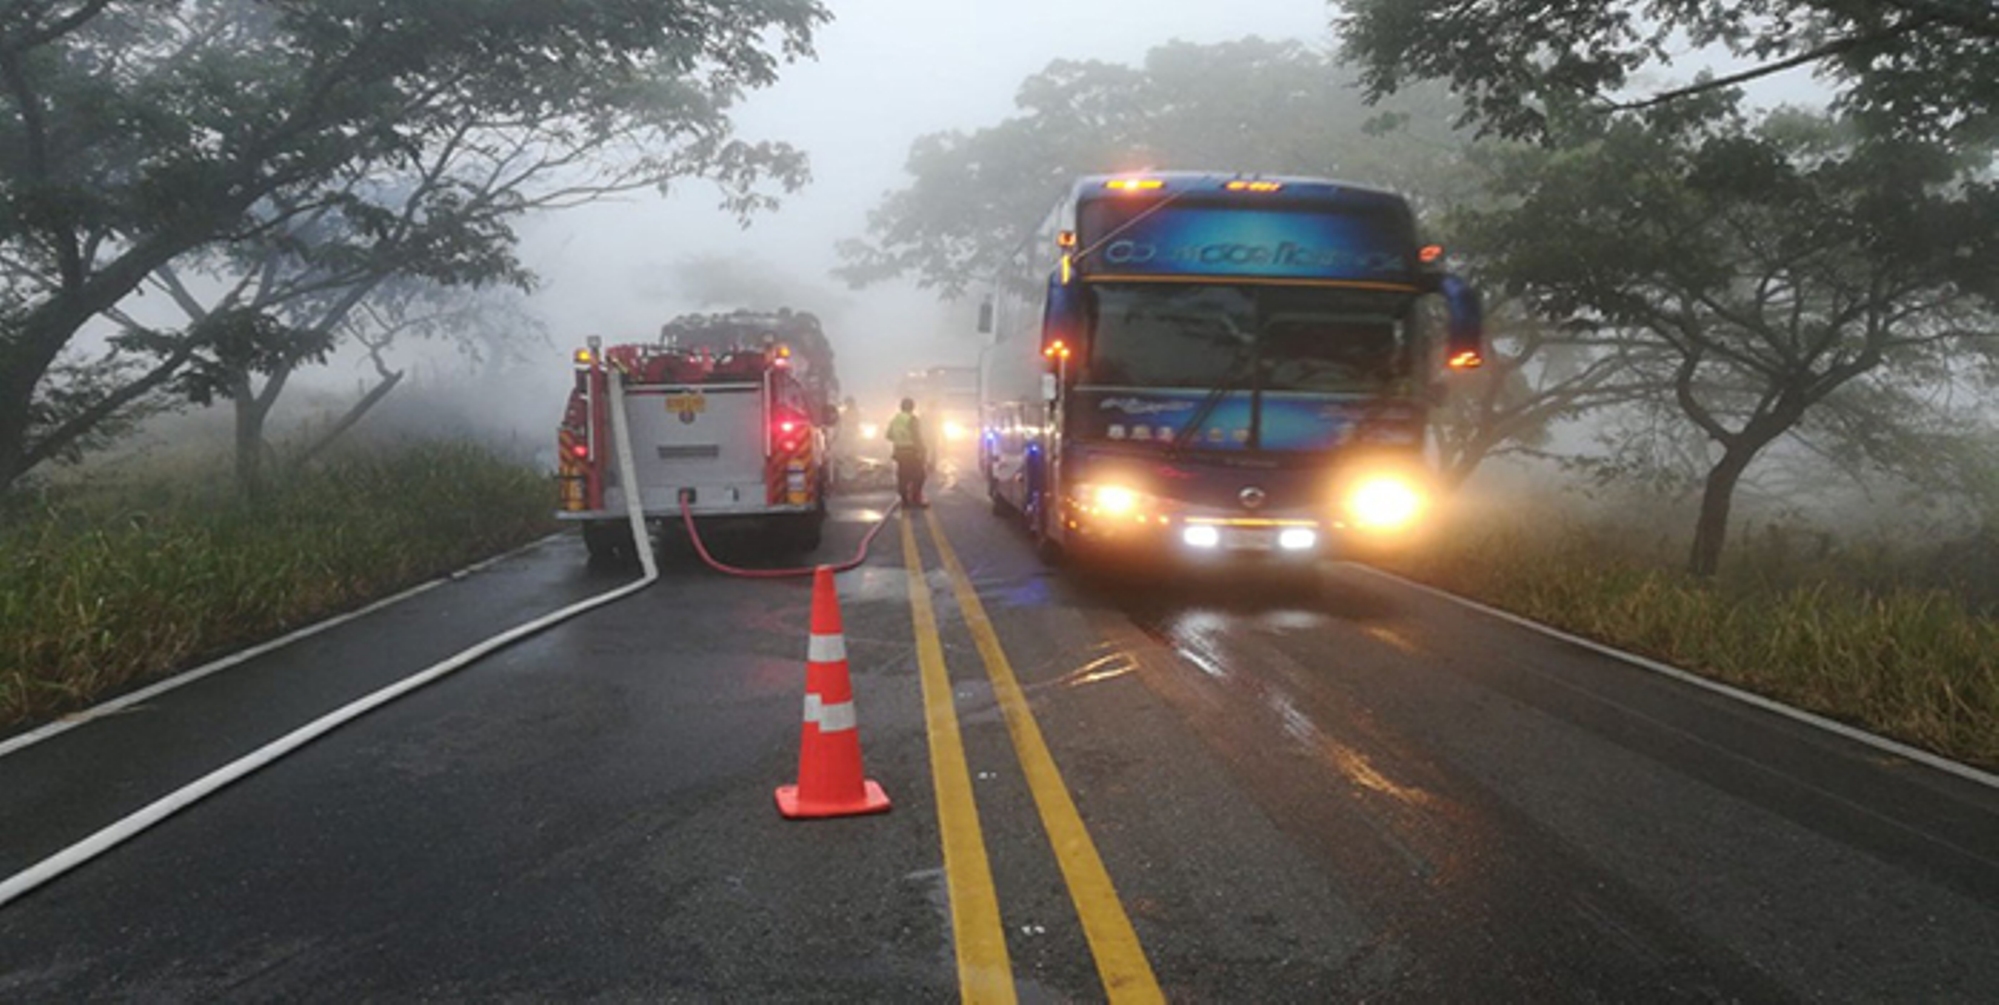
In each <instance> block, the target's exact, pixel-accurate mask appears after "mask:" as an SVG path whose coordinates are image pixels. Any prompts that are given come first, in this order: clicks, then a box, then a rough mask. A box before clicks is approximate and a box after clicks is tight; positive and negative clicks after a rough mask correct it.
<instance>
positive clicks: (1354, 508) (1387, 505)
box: [1347, 475, 1425, 531]
mask: <svg viewBox="0 0 1999 1005" xmlns="http://www.w3.org/2000/svg"><path fill="white" fill-rule="evenodd" d="M1424 502H1425V500H1424V498H1423V490H1422V489H1420V488H1418V487H1417V486H1416V485H1415V484H1414V483H1412V482H1410V481H1408V480H1407V479H1404V478H1400V477H1397V476H1395V475H1372V476H1370V477H1367V478H1363V479H1361V480H1360V482H1359V484H1357V485H1355V486H1354V487H1353V491H1352V492H1350V493H1348V494H1347V515H1348V516H1349V517H1350V518H1351V519H1352V520H1353V522H1354V523H1355V524H1356V525H1358V526H1359V527H1361V528H1362V529H1363V530H1377V531H1394V530H1402V529H1404V528H1406V527H1408V526H1409V525H1410V524H1413V523H1415V522H1416V519H1417V518H1418V517H1420V516H1422V515H1423V505H1424Z"/></svg>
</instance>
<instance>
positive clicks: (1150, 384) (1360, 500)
mask: <svg viewBox="0 0 1999 1005" xmlns="http://www.w3.org/2000/svg"><path fill="white" fill-rule="evenodd" d="M1443 258H1444V255H1443V249H1442V248H1441V247H1440V246H1437V245H1432V244H1424V243H1422V242H1420V241H1419V239H1418V236H1417V227H1416V223H1415V219H1414V214H1413V213H1412V212H1411V210H1410V207H1409V204H1408V201H1407V200H1406V199H1404V198H1403V197H1401V196H1399V195H1397V194H1395V193H1393V192H1388V191H1383V190H1379V189H1374V188H1367V187H1363V186H1359V185H1351V184H1346V183H1343V182H1338V181H1331V180H1326V179H1315V178H1292V177H1263V176H1255V177H1251V176H1240V175H1235V176H1231V175H1216V174H1200V173H1192V172H1156V173H1147V174H1143V175H1098V176H1088V177H1084V178H1082V179H1080V180H1078V181H1077V182H1076V183H1075V184H1074V186H1073V188H1072V189H1071V190H1070V192H1069V194H1068V196H1067V197H1066V198H1064V199H1062V200H1061V201H1060V202H1059V203H1058V204H1057V205H1056V207H1055V208H1054V210H1053V211H1052V212H1051V213H1050V214H1049V215H1048V217H1047V218H1046V220H1045V221H1044V222H1043V223H1042V225H1041V227H1040V228H1039V229H1038V230H1037V232H1036V233H1035V235H1034V236H1033V237H1032V238H1031V240H1030V243H1029V244H1028V245H1026V246H1024V247H1023V248H1021V249H1020V250H1019V251H1018V252H1017V253H1016V254H1015V255H1014V256H1013V257H1012V261H1011V264H1010V266H1009V268H1008V269H1007V270H1006V272H1005V273H1004V274H1003V275H1000V276H998V277H996V279H995V282H994V289H993V291H992V294H991V296H990V297H989V298H988V299H987V300H986V302H985V303H984V304H982V306H981V310H980V318H979V327H980V330H981V331H982V332H984V333H985V334H987V335H988V336H989V337H990V338H989V342H988V344H987V347H986V351H985V352H984V353H983V354H982V356H981V375H980V384H981V397H980V427H981V428H980V437H979V471H980V473H981V474H982V475H983V476H984V479H985V482H986V490H987V493H988V495H989V496H990V497H991V499H992V502H993V508H994V511H995V512H996V513H1001V514H1007V515H1013V516H1016V517H1018V518H1019V519H1021V520H1023V521H1024V522H1025V524H1026V527H1027V530H1028V533H1029V534H1030V535H1031V536H1032V537H1033V539H1034V540H1035V542H1036V544H1037V546H1038V548H1039V550H1040V551H1041V552H1042V553H1043V555H1044V556H1045V557H1047V558H1050V559H1051V560H1052V559H1055V558H1058V557H1060V556H1061V555H1064V554H1069V555H1080V554H1085V553H1090V554H1095V553H1107V552H1115V551H1126V552H1133V553H1142V554H1146V555H1153V556H1159V555H1176V556H1180V557H1183V558H1189V559H1194V560H1206V559H1213V558H1221V557H1224V556H1238V557H1247V556H1250V555H1256V556H1262V557H1265V558H1273V559H1279V560H1293V561H1307V560H1310V559H1313V558H1316V557H1319V556H1326V555H1355V554H1364V553H1368V552H1374V551H1378V550H1380V549H1384V548H1393V547H1396V546H1399V545H1401V544H1403V543H1406V542H1407V541H1408V540H1409V539H1410V538H1411V536H1412V535H1413V534H1415V533H1416V532H1418V531H1419V530H1420V529H1421V528H1422V527H1423V526H1424V525H1425V523H1426V522H1427V521H1428V520H1429V519H1430V506H1429V503H1430V499H1431V489H1430V480H1429V478H1428V477H1427V472H1428V471H1429V465H1428V464H1427V462H1426V458H1425V452H1424V446H1425V441H1426V435H1427V430H1428V419H1429V409H1430V407H1431V403H1432V402H1433V401H1435V400H1437V399H1438V398H1439V397H1440V396H1441V391H1442V388H1443V387H1444V384H1443V383H1442V381H1443V379H1444V375H1445V374H1447V373H1449V372H1450V371H1451V370H1454V369H1455V370H1463V369H1468V368H1472V367H1476V366H1478V365H1479V364H1480V363H1481V362H1482V360H1483V358H1484V346H1483V343H1484V335H1483V330H1482V320H1481V316H1480V307H1479V300H1478V296H1477V293H1476V291H1475V290H1473V288H1472V287H1471V286H1470V285H1469V284H1467V283H1465V282H1464V281H1462V280H1461V279H1459V278H1457V277H1456V276H1453V275H1450V274H1448V273H1447V272H1445V271H1444V268H1443V265H1444V262H1443Z"/></svg>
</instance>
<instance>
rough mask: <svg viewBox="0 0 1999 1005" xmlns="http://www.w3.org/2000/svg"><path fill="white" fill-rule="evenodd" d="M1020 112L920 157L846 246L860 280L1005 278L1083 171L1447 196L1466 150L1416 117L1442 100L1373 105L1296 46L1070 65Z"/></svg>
mask: <svg viewBox="0 0 1999 1005" xmlns="http://www.w3.org/2000/svg"><path fill="white" fill-rule="evenodd" d="M1015 104H1016V105H1017V106H1018V107H1019V108H1020V114H1018V115H1015V116H1013V117H1012V118H1009V119H1007V120H1005V121H1003V122H1001V123H999V124H998V125H994V126H990V127H987V128H984V129H980V130H977V131H976V132H971V133H966V132H957V131H954V132H944V133H936V134H933V135H930V136H925V137H922V138H920V139H918V140H917V141H916V142H915V144H913V145H912V147H911V148H910V154H909V162H908V166H907V171H908V173H909V174H910V175H911V176H912V178H913V180H912V181H911V183H910V184H909V185H908V187H906V188H903V189H901V190H899V191H895V192H891V193H889V194H888V195H887V196H886V197H885V198H884V199H883V200H882V202H881V204H880V205H878V206H877V207H876V208H875V209H874V210H873V211H872V212H871V213H870V214H869V216H868V231H869V234H868V237H867V239H865V240H849V241H844V242H842V243H841V246H840V254H841V257H842V258H844V259H845V260H846V264H845V265H844V266H843V267H842V268H841V269H840V270H839V273H838V274H839V275H840V276H841V277H842V278H844V279H846V280H847V281H848V282H850V283H852V284H854V285H857V286H858V285H864V284H867V283H871V282H878V281H882V280H886V279H890V278H894V277H898V276H909V277H913V278H914V279H915V280H916V281H917V282H918V283H919V284H920V285H922V286H923V287H925V288H932V289H936V290H938V291H940V292H941V293H943V294H944V295H945V296H947V297H957V296H959V295H961V294H963V293H964V291H965V290H966V289H968V288H970V287H972V286H974V285H977V284H980V283H984V282H986V281H988V280H989V279H990V278H991V277H992V276H993V275H995V274H997V273H998V272H999V271H1000V269H1001V266H1002V265H1003V264H1004V263H1005V261H1006V259H1007V257H1008V256H1009V255H1011V254H1013V252H1014V251H1015V250H1016V249H1017V248H1019V247H1020V246H1021V244H1022V243H1024V242H1025V241H1026V240H1027V238H1028V237H1029V236H1030V235H1031V234H1032V233H1033V231H1034V228H1035V227H1037V226H1039V225H1040V223H1041V221H1042V218H1043V217H1044V216H1046V215H1047V212H1048V209H1049V207H1050V206H1053V205H1054V204H1055V201H1056V199H1057V198H1058V197H1060V195H1061V194H1062V192H1063V191H1064V190H1065V188H1066V186H1068V185H1069V184H1070V183H1071V182H1073V181H1074V180H1075V178H1076V176H1078V175H1082V174H1090V173H1098V172H1112V171H1130V170H1138V169H1143V168H1212V169H1214V170H1226V171H1236V172H1244V173H1263V174H1311V175H1331V176H1334V177H1341V178H1345V179H1348V180H1352V181H1356V182H1369V181H1372V182H1375V183H1378V184H1385V185H1391V186H1393V187H1396V188H1399V189H1402V190H1404V191H1411V192H1413V193H1414V194H1415V195H1417V196H1418V197H1419V199H1420V198H1421V197H1431V198H1433V199H1435V200H1436V201H1438V202H1442V201H1444V200H1445V199H1447V198H1448V197H1449V196H1450V195H1451V194H1452V193H1453V192H1455V191H1456V190H1457V189H1458V188H1460V186H1459V185H1458V182H1457V179H1456V178H1455V177H1454V175H1453V172H1454V171H1455V170H1457V169H1458V168H1459V167H1460V166H1461V164H1462V152H1461V151H1460V150H1459V149H1458V147H1457V145H1456V144H1455V143H1453V142H1450V141H1448V140H1443V141H1425V140H1422V139H1419V138H1417V136H1416V135H1415V132H1414V131H1413V130H1410V129H1408V128H1406V125H1407V124H1408V123H1409V122H1411V121H1419V122H1431V121H1443V120H1446V119H1448V118H1449V117H1450V116H1451V115H1452V114H1454V110H1452V109H1450V108H1449V107H1448V106H1447V105H1444V104H1442V103H1441V99H1440V98H1439V96H1438V95H1437V94H1436V93H1434V92H1424V91H1420V90H1419V91H1417V92H1415V93H1412V94H1410V95H1407V96H1404V97H1403V98H1402V99H1401V100H1400V101H1398V102H1397V103H1396V104H1395V105H1394V106H1393V107H1391V108H1390V109H1388V110H1387V111H1386V112H1385V113H1383V114H1379V115H1377V114H1375V113H1372V112H1370V111H1369V110H1368V109H1367V108H1366V107H1365V106H1364V105H1363V104H1362V103H1361V102H1360V101H1359V100H1358V97H1357V95H1356V94H1355V92H1354V91H1353V89H1352V86H1351V84H1350V82H1349V81H1348V80H1347V79H1346V77H1345V76H1344V75H1343V74H1342V73H1340V72H1339V71H1338V69H1337V68H1336V67H1335V66H1334V64H1333V62H1332V61H1331V59H1330V58H1329V57H1328V56H1327V55H1325V54H1324V53H1321V52H1318V51H1316V50H1313V49H1311V48H1309V47H1307V46H1305V45H1302V44H1300V43H1297V42H1288V41H1287V42H1269V41H1264V40H1261V39H1254V38H1251V39H1244V40H1242V41H1237V42H1226V43H1221V44H1216V45H1194V44H1191V43H1185V42H1176V43H1172V44H1170V45H1165V46H1161V47H1159V48H1156V49H1153V50H1152V51H1151V52H1150V53H1148V54H1147V55H1146V57H1145V62H1144V64H1143V65H1142V66H1139V67H1129V66H1121V65H1117V64H1113V63H1104V62H1099V61H1080V62H1079V61H1071V60H1058V61H1056V62H1054V63H1051V64H1049V66H1048V68H1047V69H1045V70H1043V71H1042V72H1041V73H1039V74H1036V75H1035V76H1033V77H1030V78H1028V79H1027V80H1026V81H1025V82H1024V83H1023V84H1022V85H1021V87H1020V90H1019V92H1018V95H1017V96H1016V98H1015Z"/></svg>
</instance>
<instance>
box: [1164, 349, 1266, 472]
mask: <svg viewBox="0 0 1999 1005" xmlns="http://www.w3.org/2000/svg"><path fill="white" fill-rule="evenodd" d="M1255 368H1256V352H1255V351H1254V350H1248V351H1245V352H1243V353H1242V354H1241V355H1239V356H1237V357H1236V360H1235V363H1234V364H1232V365H1231V366H1230V367H1229V371H1228V372H1227V373H1225V374H1223V375H1222V379H1221V380H1218V381H1216V382H1215V386H1214V387H1213V388H1211V389H1209V391H1208V394H1207V397H1204V398H1202V399H1201V404H1200V407H1198V408H1196V409H1194V416H1193V418H1191V419H1189V420H1187V424H1186V425H1184V426H1181V427H1180V431H1179V432H1178V433H1175V434H1174V435H1173V445H1172V446H1169V447H1167V448H1166V456H1167V457H1169V458H1174V459H1177V458H1179V456H1180V455H1181V454H1182V453H1185V452H1186V450H1187V443H1188V441H1189V440H1191V439H1193V438H1194V436H1195V435H1197V434H1198V433H1199V432H1200V429H1201V427H1202V426H1204V425H1206V424H1207V422H1208V418H1209V417H1210V416H1212V415H1214V414H1215V409H1216V408H1217V407H1219V406H1220V405H1221V403H1222V399H1223V398H1226V397H1228V396H1229V395H1230V394H1231V393H1233V392H1235V391H1239V390H1241V389H1242V382H1243V378H1245V377H1247V376H1249V374H1250V372H1251V371H1252V370H1254V369H1255Z"/></svg>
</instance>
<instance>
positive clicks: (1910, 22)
mask: <svg viewBox="0 0 1999 1005" xmlns="http://www.w3.org/2000/svg"><path fill="white" fill-rule="evenodd" d="M1935 21H1936V16H1935V15H1933V14H1917V15H1914V16H1911V17H1909V18H1907V19H1905V20H1903V21H1899V22H1897V23H1895V24H1891V25H1889V26H1887V27H1885V28H1878V29H1875V30H1874V31H1870V32H1865V33H1862V34H1859V35H1849V36H1847V37H1845V38H1839V39H1834V40H1832V41H1830V42H1827V43H1826V44H1824V45H1821V46H1818V47H1816V48H1813V49H1807V50H1806V51H1804V52H1801V53H1798V54H1797V55H1794V56H1787V57H1785V58H1783V59H1780V60H1777V61H1776V62H1774V63H1764V64H1763V65H1761V66H1753V67H1750V68H1749V69H1747V70H1743V71H1741V72H1739V73H1731V74H1728V75H1726V76H1721V77H1711V78H1709V79H1707V80H1703V81H1700V82H1698V83H1693V84H1688V85H1687V86H1685V87H1676V88H1673V89H1672V90H1670V91H1661V92H1659V93H1658V94H1654V95H1653V96H1651V97H1649V98H1645V99H1643V100H1641V101H1626V102H1619V103H1614V104H1612V105H1610V108H1611V110H1613V111H1637V110H1639V109H1643V108H1652V107H1655V106H1658V105H1663V104H1666V103H1667V102H1670V101H1676V100H1678V99H1680V98H1686V97H1691V96H1693V95H1696V94H1705V93H1707V92H1708V91H1718V90H1720V89H1722V88H1724V87H1733V86H1735V85H1736V84H1742V83H1747V82H1749V81H1751V80H1756V79H1758V78H1761V77H1768V76H1770V75H1771V74H1775V73H1782V72H1784V71H1785V70H1790V69H1794V68H1796V67H1800V66H1803V65H1805V64H1806V63H1816V62H1818V61H1819V60H1822V59H1827V58H1830V57H1832V56H1838V55H1841V54H1843V53H1847V52H1851V51H1853V50H1855V49H1858V48H1861V47H1862V46H1867V45H1873V44H1874V43H1876V42H1885V41H1887V40H1888V39H1891V38H1894V37H1895V36H1897V35H1903V34H1907V33H1908V32H1911V31H1914V30H1916V29H1917V28H1921V27H1924V26H1925V25H1929V24H1932V23H1934V22H1935Z"/></svg>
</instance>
